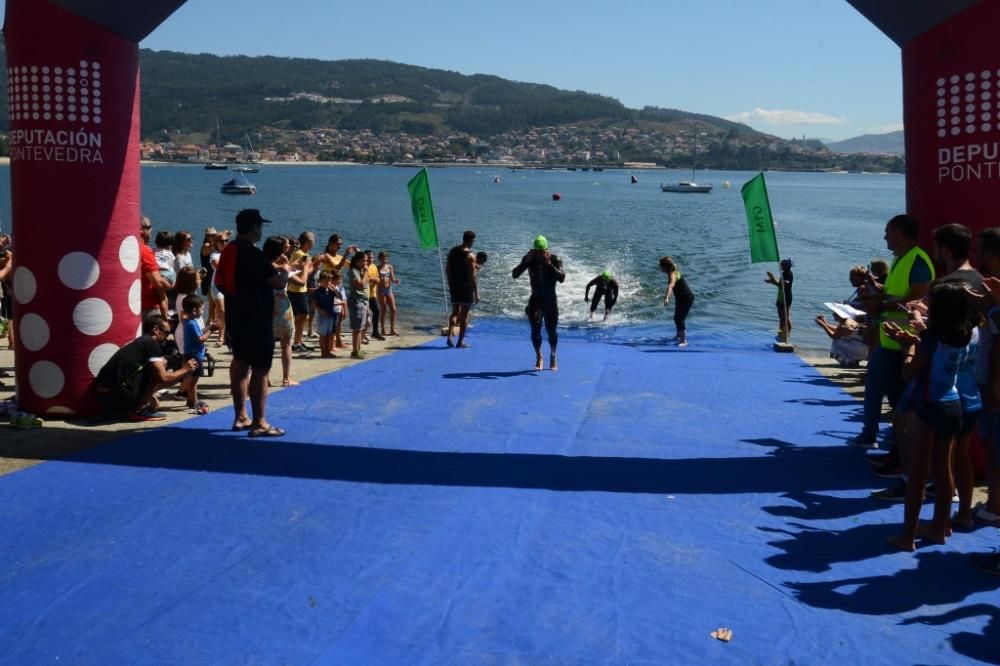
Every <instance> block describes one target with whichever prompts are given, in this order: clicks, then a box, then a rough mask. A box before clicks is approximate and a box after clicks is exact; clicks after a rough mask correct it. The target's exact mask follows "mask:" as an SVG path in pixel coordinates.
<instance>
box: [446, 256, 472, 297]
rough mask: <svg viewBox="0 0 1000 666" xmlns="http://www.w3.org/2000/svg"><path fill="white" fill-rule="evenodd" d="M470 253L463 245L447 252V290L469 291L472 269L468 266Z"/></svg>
mask: <svg viewBox="0 0 1000 666" xmlns="http://www.w3.org/2000/svg"><path fill="white" fill-rule="evenodd" d="M471 252H472V251H471V250H470V249H469V248H467V247H465V246H464V245H456V246H455V247H453V248H451V250H449V251H448V263H447V269H448V288H449V289H451V290H452V291H458V290H462V289H469V288H471V287H472V286H473V282H472V268H471V267H470V266H469V254H470V253H471Z"/></svg>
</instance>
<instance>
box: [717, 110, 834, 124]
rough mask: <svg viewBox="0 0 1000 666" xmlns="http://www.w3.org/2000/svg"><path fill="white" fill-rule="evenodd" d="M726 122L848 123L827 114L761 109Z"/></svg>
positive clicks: (741, 114) (737, 115)
mask: <svg viewBox="0 0 1000 666" xmlns="http://www.w3.org/2000/svg"><path fill="white" fill-rule="evenodd" d="M726 120H732V121H734V122H738V123H748V124H749V123H755V122H756V123H767V124H769V125H843V124H844V123H846V122H847V121H846V120H845V119H843V118H838V117H836V116H831V115H827V114H825V113H813V112H811V111H785V110H781V109H761V108H756V109H754V110H753V111H744V112H742V113H737V114H735V115H732V116H726Z"/></svg>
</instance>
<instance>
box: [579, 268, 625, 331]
mask: <svg viewBox="0 0 1000 666" xmlns="http://www.w3.org/2000/svg"><path fill="white" fill-rule="evenodd" d="M591 287H593V288H594V300H593V302H591V300H590V288H591ZM602 298H603V299H604V321H607V320H608V315H610V314H611V308H613V307H614V306H615V303H617V302H618V281H617V280H615V278H614V276H612V275H611V271H602V272H601V274H600V275H598V276H597V277H595V278H594V279H593V280H591V281H590V282H588V283H587V288H586V289H585V290H584V292H583V301H584V302H585V303H590V318H591V319H593V318H594V312H595V311H596V310H597V306H598V304H599V303H600V302H601V299H602Z"/></svg>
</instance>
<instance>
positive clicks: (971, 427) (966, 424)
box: [958, 409, 983, 437]
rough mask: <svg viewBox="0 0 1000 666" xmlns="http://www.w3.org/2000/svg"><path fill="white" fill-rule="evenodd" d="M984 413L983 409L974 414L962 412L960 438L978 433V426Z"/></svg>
mask: <svg viewBox="0 0 1000 666" xmlns="http://www.w3.org/2000/svg"><path fill="white" fill-rule="evenodd" d="M982 413H983V411H982V410H981V409H977V410H976V411H974V412H962V429H961V430H959V431H958V436H959V437H962V436H964V435H968V434H969V433H970V432H976V426H977V425H979V415H980V414H982Z"/></svg>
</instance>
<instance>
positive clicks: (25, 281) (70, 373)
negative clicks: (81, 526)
mask: <svg viewBox="0 0 1000 666" xmlns="http://www.w3.org/2000/svg"><path fill="white" fill-rule="evenodd" d="M181 4H182V2H177V1H170V2H160V1H158V0H142V2H133V1H131V0H123V1H112V2H100V3H97V2H86V0H77V1H76V2H70V1H63V2H55V1H48V0H7V3H6V24H5V25H4V37H5V39H6V46H7V93H8V103H9V113H10V150H11V200H12V213H13V215H12V229H13V236H14V274H13V284H14V326H15V331H16V336H15V338H16V344H17V348H16V353H15V359H16V360H15V367H16V375H17V378H18V400H19V402H20V404H21V406H22V409H25V410H27V411H30V412H34V413H36V414H39V415H43V416H46V417H59V416H71V415H75V414H79V415H84V414H88V413H91V412H92V411H93V409H94V404H93V400H92V396H88V387H89V386H90V384H91V382H92V381H93V379H94V377H95V375H96V373H97V371H98V370H99V369H100V368H101V366H102V365H103V364H104V362H105V361H106V360H107V359H108V358H109V357H110V356H111V354H113V353H114V352H115V351H116V350H117V349H118V348H119V347H120V346H121V345H123V344H125V343H127V342H128V341H130V340H132V339H133V338H135V337H136V333H137V332H138V330H139V326H140V321H139V313H140V310H139V286H140V282H139V280H140V278H141V275H140V272H139V243H141V242H142V241H141V238H140V237H139V216H140V196H139V190H140V181H139V52H138V42H139V40H140V39H142V38H143V37H145V35H146V34H148V33H149V32H150V31H151V30H152V29H153V28H154V27H155V26H156V25H158V24H159V23H160V22H162V20H163V19H165V18H166V17H167V16H168V15H169V14H170V13H171V12H173V11H174V9H176V8H177V7H178V6H180V5H181ZM133 5H135V6H133Z"/></svg>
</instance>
